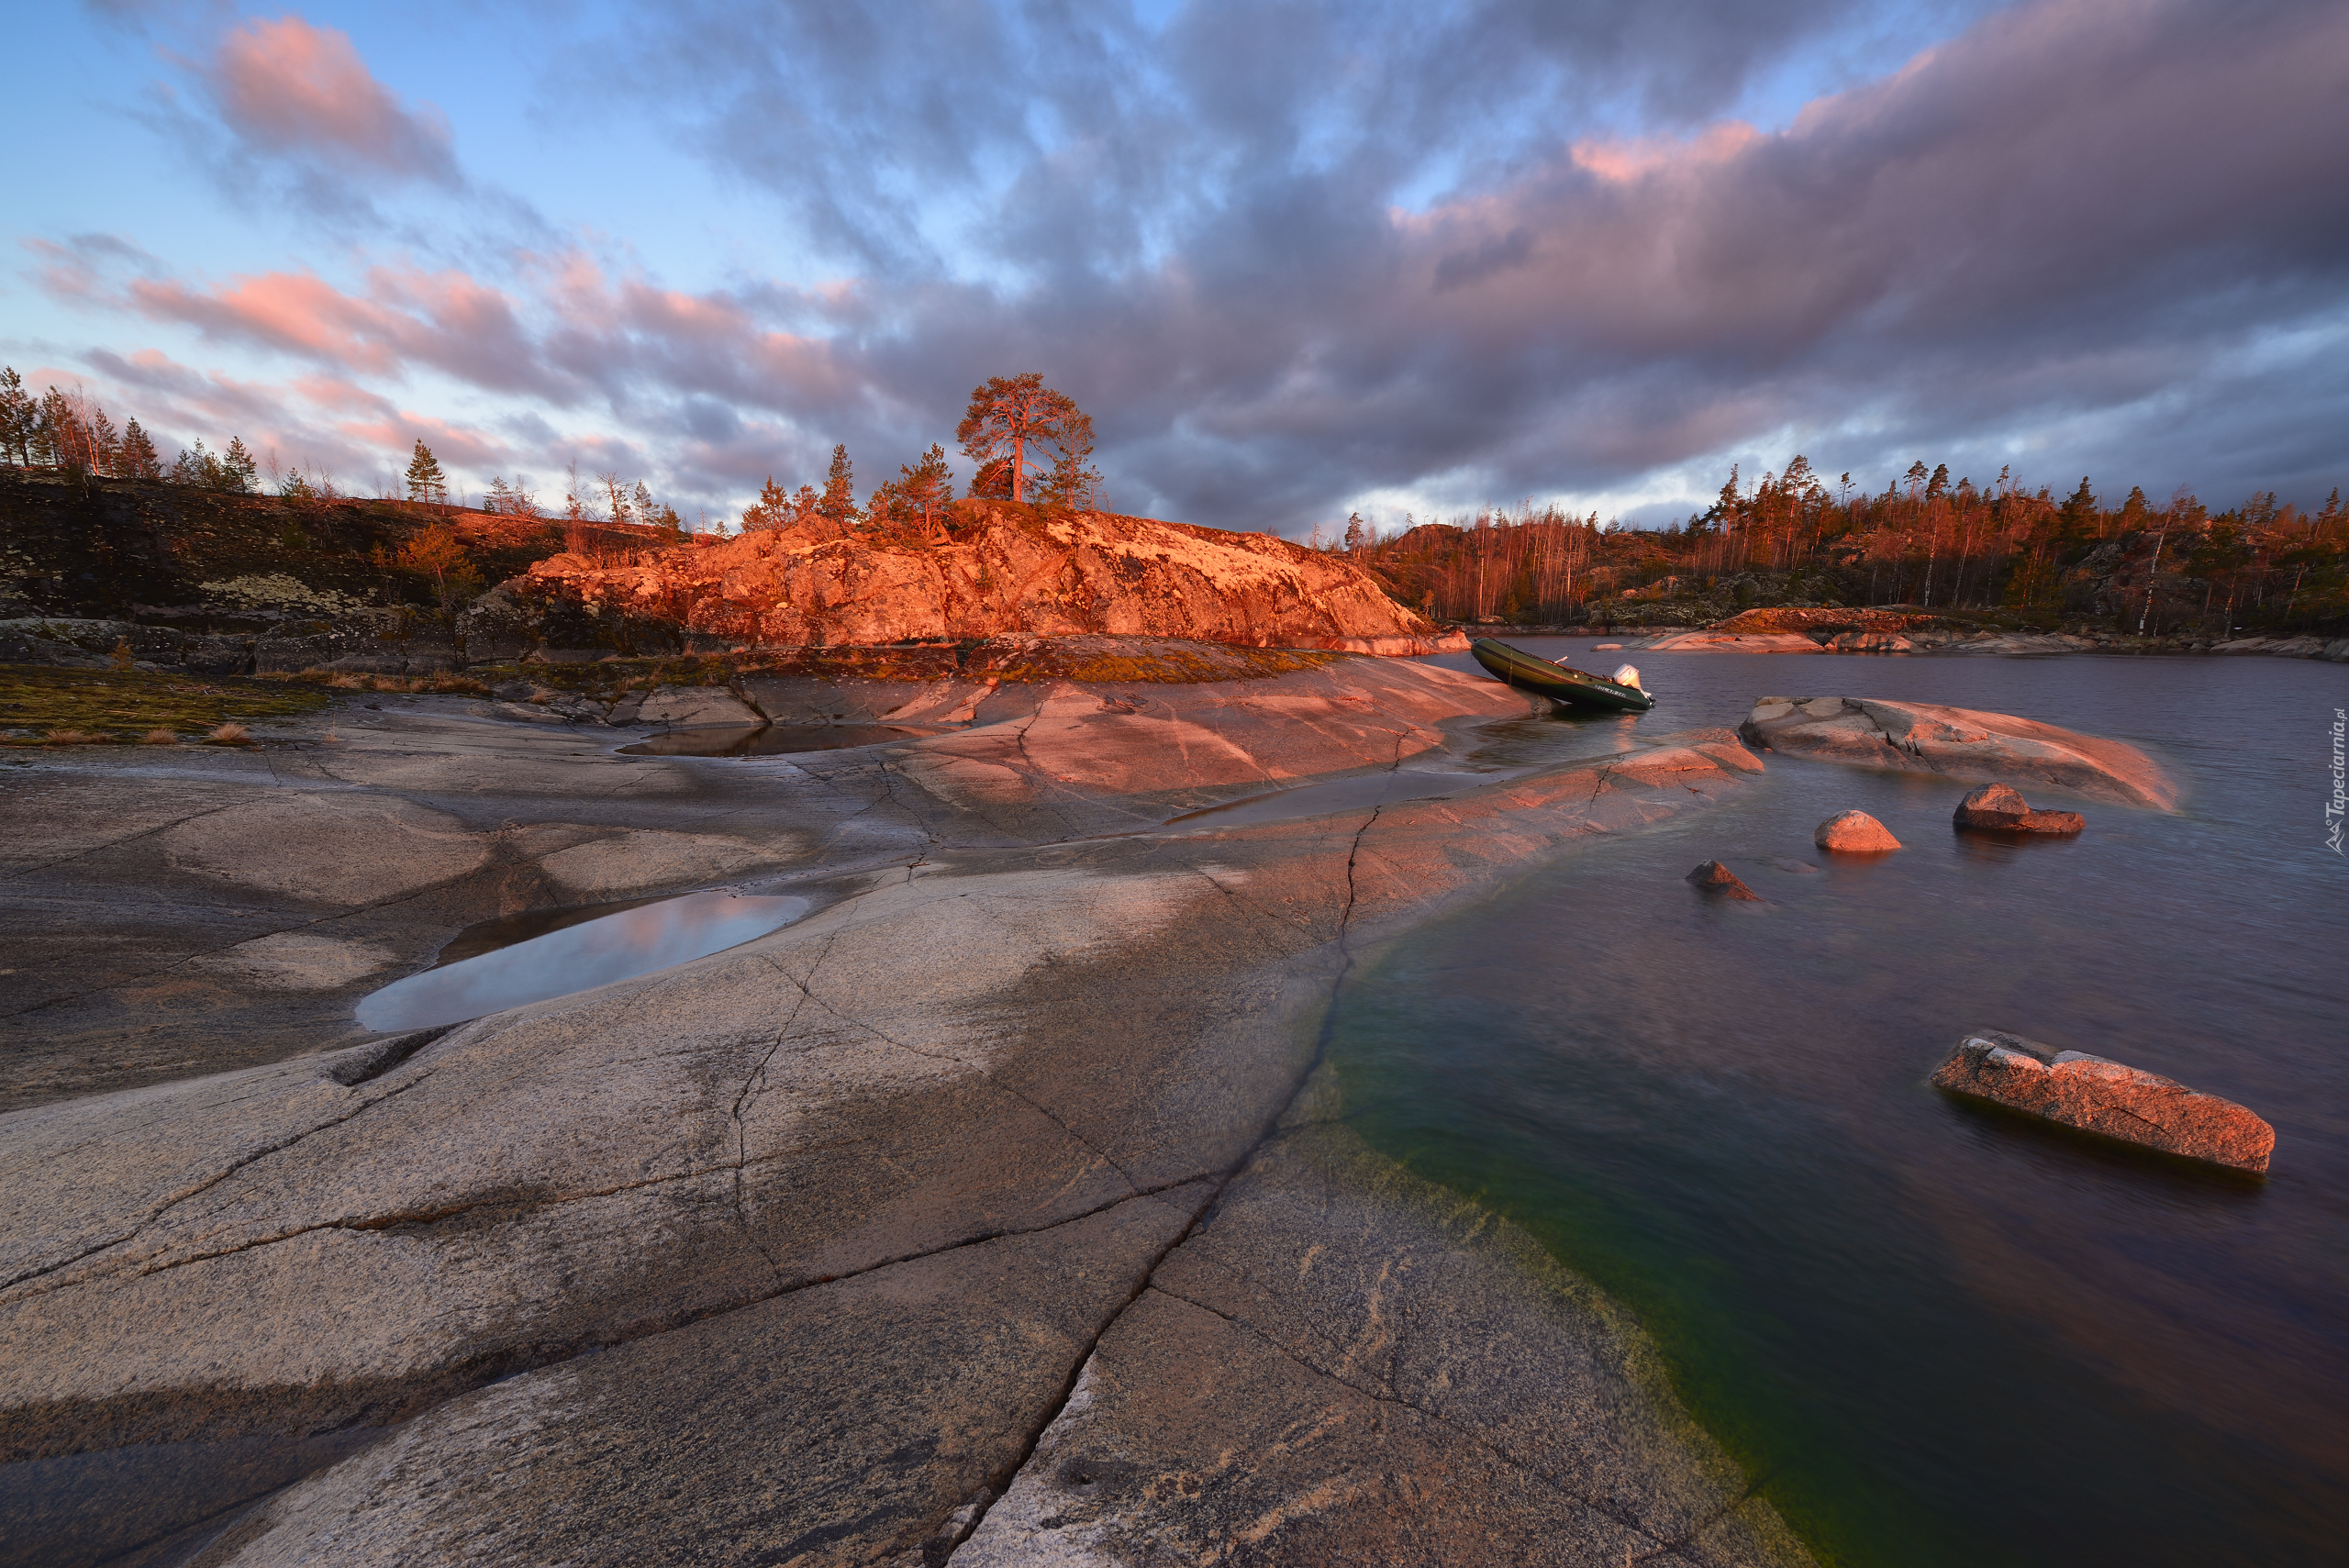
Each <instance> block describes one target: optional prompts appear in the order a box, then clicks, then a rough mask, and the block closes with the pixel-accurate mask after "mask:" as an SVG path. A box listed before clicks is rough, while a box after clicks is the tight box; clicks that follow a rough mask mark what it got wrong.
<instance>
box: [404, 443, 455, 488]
mask: <svg viewBox="0 0 2349 1568" xmlns="http://www.w3.org/2000/svg"><path fill="white" fill-rule="evenodd" d="M407 498H408V499H409V500H411V501H422V502H431V503H435V504H439V503H442V502H445V501H447V500H448V499H449V481H448V478H447V476H445V475H444V474H442V473H441V472H440V459H439V458H436V457H434V456H433V455H432V449H431V448H430V447H428V446H426V445H425V444H424V438H423V437H421V436H418V437H417V439H416V451H415V453H414V455H412V456H411V457H410V458H409V459H408V461H407Z"/></svg>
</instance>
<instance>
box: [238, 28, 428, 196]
mask: <svg viewBox="0 0 2349 1568" xmlns="http://www.w3.org/2000/svg"><path fill="white" fill-rule="evenodd" d="M204 82H205V84H206V87H207V88H208V89H209V91H210V93H211V96H212V99H213V102H214V104H215V106H217V110H218V112H219V115H220V118H221V120H222V122H223V123H224V124H226V125H227V126H228V128H229V129H230V130H231V131H233V132H235V133H236V135H237V137H238V138H239V139H240V140H241V141H242V142H243V144H244V145H245V146H246V147H247V148H248V149H250V150H254V151H258V152H262V153H266V154H269V155H273V156H275V157H280V158H290V159H295V160H300V161H314V162H317V163H320V164H324V165H326V166H328V167H329V168H333V169H335V170H338V171H340V172H343V173H345V174H355V175H363V176H374V177H389V178H391V179H395V180H426V181H430V182H432V183H436V184H441V185H451V186H453V185H455V184H456V183H458V175H457V165H456V160H455V158H454V156H453V154H452V153H451V148H450V136H449V123H448V120H447V119H446V118H445V117H443V116H442V115H441V114H440V111H439V110H437V109H434V108H433V107H431V106H429V105H425V106H417V107H415V108H409V107H406V106H403V105H402V104H401V103H400V101H399V100H398V99H397V98H396V97H395V96H394V95H393V94H392V93H391V91H390V90H389V89H388V88H386V87H385V86H384V84H383V83H380V82H378V81H376V80H375V78H374V77H373V75H372V74H371V73H370V72H368V70H367V66H366V64H365V62H363V61H361V59H360V58H359V51H358V50H355V49H353V48H352V47H351V39H350V36H349V35H348V34H346V33H342V32H340V31H337V30H336V29H334V28H314V27H312V26H311V25H310V24H309V23H307V22H306V21H304V20H303V19H302V18H301V17H295V16H285V17H279V18H278V19H277V20H275V21H266V20H263V19H262V18H260V17H254V18H252V19H250V20H249V21H247V22H245V23H244V25H242V26H241V27H239V28H233V29H231V30H230V31H229V32H228V35H227V36H226V37H225V38H223V39H221V40H220V45H219V48H218V50H217V51H216V53H215V54H214V56H213V59H212V61H211V62H210V65H209V67H208V68H207V69H206V71H205V72H204Z"/></svg>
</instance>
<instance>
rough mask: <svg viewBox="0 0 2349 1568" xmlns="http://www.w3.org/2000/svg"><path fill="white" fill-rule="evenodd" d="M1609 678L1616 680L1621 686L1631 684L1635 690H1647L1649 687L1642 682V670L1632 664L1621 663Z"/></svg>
mask: <svg viewBox="0 0 2349 1568" xmlns="http://www.w3.org/2000/svg"><path fill="white" fill-rule="evenodd" d="M1607 678H1608V679H1609V680H1610V681H1612V682H1614V683H1615V684H1617V685H1619V686H1629V687H1631V689H1632V690H1633V691H1635V692H1641V691H1645V690H1646V689H1647V688H1646V687H1645V686H1642V685H1641V684H1640V672H1639V671H1638V669H1637V668H1635V667H1634V666H1632V665H1630V664H1620V665H1618V666H1616V670H1615V673H1613V674H1611V675H1609V676H1608V677H1607Z"/></svg>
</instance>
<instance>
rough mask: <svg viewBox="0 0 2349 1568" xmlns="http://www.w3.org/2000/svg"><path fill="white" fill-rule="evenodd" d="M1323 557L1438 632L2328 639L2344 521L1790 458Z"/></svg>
mask: <svg viewBox="0 0 2349 1568" xmlns="http://www.w3.org/2000/svg"><path fill="white" fill-rule="evenodd" d="M1314 544H1315V546H1316V547H1317V548H1319V549H1323V550H1331V551H1337V552H1342V553H1345V554H1348V555H1350V556H1352V557H1353V559H1354V560H1356V561H1357V562H1360V563H1361V564H1362V565H1363V566H1364V567H1365V568H1366V569H1368V570H1369V571H1371V572H1373V573H1376V574H1377V575H1378V577H1379V578H1380V579H1381V580H1382V581H1383V582H1384V583H1385V584H1386V585H1387V588H1388V591H1389V592H1391V593H1392V594H1394V595H1395V596H1396V597H1397V598H1399V599H1401V600H1402V601H1403V602H1404V603H1406V604H1408V605H1410V606H1413V607H1414V608H1416V609H1418V610H1419V611H1420V612H1421V613H1423V614H1425V615H1428V616H1429V617H1432V618H1435V619H1439V620H1452V621H1465V622H1479V621H1482V622H1498V623H1505V624H1509V625H1554V626H1565V625H1577V624H1609V625H1631V624H1641V623H1653V624H1673V625H1696V624H1701V623H1702V622H1704V621H1707V620H1711V619H1718V618H1720V617H1723V616H1727V615H1731V614H1734V613H1736V612H1737V611H1738V610H1741V609H1744V608H1748V607H1751V606H1755V605H1831V606H1853V607H1860V606H1893V605H1899V606H1913V607H1916V608H1920V609H1926V610H1937V611H1943V612H1946V613H1959V612H1990V613H1995V614H1997V615H1998V616H2000V617H2002V618H2009V619H2013V620H2016V621H2019V622H2025V623H2032V624H2040V625H2051V626H2052V625H2057V624H2065V623H2074V622H2086V621H2090V620H2094V621H2099V622H2105V623H2110V624H2115V625H2118V626H2119V627H2120V628H2121V629H2124V630H2128V631H2136V630H2139V629H2141V628H2142V629H2143V631H2145V632H2146V633H2147V634H2148V635H2154V636H2172V635H2178V636H2184V635H2191V636H2210V637H2219V636H2222V635H2233V634H2234V631H2235V630H2236V628H2241V629H2242V630H2243V631H2244V632H2246V633H2248V632H2250V631H2319V630H2325V629H2329V628H2343V624H2344V622H2349V570H2344V569H2349V508H2344V507H2343V504H2342V501H2341V492H2340V491H2339V490H2338V489H2337V488H2336V489H2335V490H2334V491H2333V492H2332V495H2331V496H2330V497H2328V498H2327V500H2326V501H2325V504H2324V506H2323V507H2322V508H2321V510H2319V511H2317V512H2314V513H2309V512H2303V511H2301V510H2299V508H2298V507H2295V506H2289V505H2283V506H2279V505H2277V500H2276V496H2275V495H2274V493H2273V492H2262V493H2259V494H2257V495H2252V496H2251V497H2250V498H2249V499H2247V500H2245V501H2244V502H2243V504H2242V505H2240V506H2235V507H2233V508H2232V509H2231V510H2227V511H2223V512H2216V513H2214V512H2212V511H2211V510H2210V508H2209V507H2207V506H2204V505H2203V504H2202V502H2201V501H2199V499H2197V498H2196V497H2195V496H2193V495H2188V494H2187V493H2186V492H2184V491H2180V492H2179V493H2177V494H2176V495H2173V496H2171V497H2170V498H2169V499H2168V500H2167V501H2165V502H2163V503H2159V504H2156V503H2154V502H2153V501H2150V500H2148V499H2147V498H2146V496H2145V494H2144V492H2143V490H2142V489H2139V488H2134V487H2132V488H2131V489H2130V490H2128V491H2127V493H2126V494H2125V495H2115V494H2113V493H2111V492H2109V491H2108V492H2102V493H2100V492H2099V490H2098V489H2097V487H2096V486H2095V484H2093V483H2092V482H2091V481H2090V480H2088V479H2087V478H2086V477H2083V478H2082V479H2081V481H2080V484H2079V487H2078V488H2077V489H2076V490H2075V491H2074V492H2072V494H2071V495H2068V496H2066V497H2065V498H2063V499H2060V500H2059V499H2057V498H2056V497H2055V496H2054V495H2052V494H2051V493H2050V492H2049V491H2048V490H2046V489H2044V488H2042V489H2040V490H2037V491H2026V490H2024V489H2023V488H2022V487H2021V485H2019V484H2016V483H2015V482H2014V480H2013V478H2012V477H2011V476H2010V474H2009V473H2008V472H2007V471H2006V470H2004V469H2002V470H2000V471H1999V473H1998V478H1997V479H1996V480H1994V481H1993V482H1992V483H1991V484H1988V485H1987V486H1977V485H1976V484H1975V483H1974V482H1973V481H1972V480H1971V479H1969V478H1960V479H1958V480H1957V481H1956V482H1954V483H1952V481H1951V479H1950V476H1949V469H1948V467H1947V466H1946V465H1943V466H1941V467H1937V468H1934V469H1932V470H1931V471H1930V472H1929V471H1928V470H1927V469H1926V467H1925V465H1924V463H1923V462H1918V463H1916V464H1914V465H1912V466H1911V467H1910V468H1909V471H1908V473H1906V474H1904V475H1902V476H1901V477H1900V478H1899V479H1898V480H1896V481H1894V482H1893V483H1892V484H1887V486H1886V487H1885V488H1884V489H1883V490H1882V491H1881V492H1876V493H1870V492H1867V491H1865V490H1856V489H1854V486H1853V484H1852V482H1851V475H1850V474H1848V473H1847V474H1844V475H1842V478H1841V479H1840V481H1838V482H1837V483H1836V484H1834V485H1833V486H1832V487H1830V485H1829V484H1827V483H1825V482H1824V481H1822V480H1821V479H1820V476H1819V475H1818V474H1817V473H1814V472H1813V470H1812V468H1811V466H1810V463H1809V462H1808V461H1807V460H1806V459H1804V458H1801V457H1797V458H1796V459H1794V461H1793V462H1789V463H1788V464H1787V468H1786V472H1785V473H1765V474H1764V475H1763V476H1762V478H1761V480H1760V481H1759V482H1758V483H1755V484H1750V485H1749V484H1743V483H1742V482H1741V480H1740V478H1739V476H1738V473H1737V471H1736V470H1734V469H1732V470H1731V472H1730V477H1729V480H1728V482H1727V483H1726V484H1723V485H1722V486H1721V489H1720V497H1719V498H1718V499H1717V500H1716V501H1715V502H1714V503H1713V505H1712V506H1709V507H1708V508H1706V509H1705V510H1704V511H1702V512H1698V513H1697V514H1695V515H1694V516H1692V517H1688V518H1687V519H1686V520H1685V521H1683V522H1681V523H1678V524H1675V525H1674V526H1673V527H1670V528H1621V527H1620V526H1619V525H1617V524H1614V523H1609V524H1607V525H1606V526H1604V527H1602V526H1600V524H1599V521H1598V515H1597V514H1596V513H1593V514H1592V515H1590V516H1589V517H1570V516H1567V515H1566V514H1564V513H1563V512H1561V511H1559V510H1558V509H1557V508H1555V507H1549V508H1542V509H1537V508H1535V507H1533V506H1531V505H1527V506H1520V507H1518V508H1516V509H1515V510H1508V509H1503V508H1498V507H1493V508H1486V509H1485V510H1481V511H1478V512H1476V513H1475V514H1473V515H1468V516H1463V517H1458V518H1456V519H1455V520H1453V521H1452V522H1449V523H1417V524H1409V523H1408V522H1407V526H1406V527H1404V528H1400V529H1397V530H1395V531H1393V532H1391V533H1388V532H1382V531H1381V530H1379V529H1377V528H1373V527H1371V526H1369V525H1366V524H1364V522H1363V520H1362V519H1361V518H1360V517H1353V518H1351V519H1349V521H1348V522H1347V524H1346V525H1345V527H1344V528H1343V529H1342V530H1341V532H1339V533H1338V534H1337V535H1336V536H1335V537H1329V536H1326V535H1324V534H1323V533H1321V532H1320V531H1319V530H1316V534H1315V538H1314Z"/></svg>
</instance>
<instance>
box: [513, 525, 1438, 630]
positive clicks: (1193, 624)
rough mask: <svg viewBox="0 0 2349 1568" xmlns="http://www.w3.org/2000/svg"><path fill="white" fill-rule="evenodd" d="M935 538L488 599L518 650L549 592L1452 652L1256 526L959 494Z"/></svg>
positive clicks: (686, 623) (703, 556) (793, 543)
mask: <svg viewBox="0 0 2349 1568" xmlns="http://www.w3.org/2000/svg"><path fill="white" fill-rule="evenodd" d="M946 532H947V538H946V539H944V540H943V541H941V542H928V543H918V542H913V541H910V540H900V539H880V538H877V537H875V536H873V535H869V534H859V535H854V536H851V537H846V538H843V537H841V536H840V534H839V531H838V530H837V529H832V528H781V529H774V530H769V531H765V532H760V533H750V534H743V535H740V536H739V537H737V538H734V539H726V540H724V541H722V542H721V541H717V540H710V539H696V540H695V541H692V542H690V543H686V544H682V545H679V546H677V547H676V548H674V549H673V550H666V551H663V552H662V553H660V554H658V555H656V556H654V557H653V558H652V559H651V560H650V561H640V563H631V564H628V565H618V566H616V565H607V564H599V563H597V562H592V561H588V560H584V559H582V558H581V557H578V556H573V555H558V556H555V557H553V558H551V559H550V560H546V561H542V562H539V563H538V564H536V565H535V566H533V567H531V569H530V572H529V576H528V578H527V579H525V580H523V582H522V583H520V584H516V585H515V586H514V587H513V588H511V589H509V590H508V591H507V598H508V600H509V601H510V603H507V604H505V605H502V606H495V616H494V617H493V616H492V615H491V609H492V606H484V611H483V615H482V616H481V617H475V618H476V620H477V621H478V622H479V624H480V626H481V627H482V628H483V630H482V635H483V636H484V637H487V636H488V635H489V632H488V630H487V628H488V624H489V621H490V619H492V618H495V619H498V621H499V624H500V625H501V626H506V625H507V623H511V626H510V628H509V629H507V631H505V632H503V633H501V634H500V635H503V636H504V637H505V638H506V639H507V640H508V641H510V642H512V643H513V644H514V647H515V651H517V652H519V651H521V649H522V647H523V645H524V644H525V643H527V642H528V641H529V639H531V638H532V637H533V636H535V635H542V634H540V633H535V632H533V631H532V629H531V628H530V625H529V622H530V619H531V617H532V616H534V615H536V616H540V617H544V616H545V615H546V614H547V613H548V612H547V610H546V608H545V607H544V606H546V605H547V604H548V603H549V601H564V602H568V603H572V604H575V605H578V606H584V608H585V609H587V610H589V611H591V612H593V613H595V614H597V615H605V616H609V615H618V616H621V617H632V618H636V619H641V620H653V621H666V622H670V623H673V624H674V625H676V626H678V627H680V628H684V629H685V630H686V631H688V632H690V633H692V634H695V635H696V636H697V637H698V638H700V639H704V640H705V641H707V642H709V643H710V644H711V645H713V646H722V645H725V644H728V643H740V644H784V645H799V644H807V643H867V644H870V643H888V642H900V641H905V640H907V639H922V638H933V639H936V638H943V639H954V638H980V637H991V636H996V635H998V634H1001V633H1007V632H1019V633H1028V634H1032V635H1038V636H1075V635H1082V634H1085V633H1098V634H1107V635H1111V636H1126V637H1180V638H1197V639H1207V640H1212V641H1218V642H1230V643H1240V644H1245V645H1250V646H1255V647H1287V648H1334V649H1345V650H1349V651H1354V652H1359V653H1379V654H1414V653H1425V652H1430V651H1434V650H1435V649H1437V648H1438V647H1445V648H1450V647H1465V646H1466V639H1464V638H1463V637H1461V636H1460V634H1459V633H1457V632H1453V633H1445V632H1443V631H1442V630H1441V629H1440V628H1437V627H1436V626H1434V625H1433V624H1432V623H1431V622H1430V621H1428V620H1427V619H1425V618H1424V617H1420V616H1419V615H1417V614H1415V613H1413V612H1412V611H1410V610H1408V609H1407V608H1405V607H1404V606H1401V605H1399V604H1397V603H1396V602H1395V601H1394V600H1393V599H1392V598H1390V597H1388V596H1387V595H1386V591H1385V590H1384V589H1383V588H1381V587H1380V586H1379V584H1378V583H1377V581H1376V580H1375V579H1374V578H1373V577H1371V576H1370V574H1369V573H1365V572H1364V571H1363V570H1361V569H1360V568H1359V567H1357V566H1355V565H1353V563H1352V562H1349V561H1348V560H1346V559H1345V558H1344V557H1343V556H1339V555H1332V554H1329V553H1327V552H1325V551H1320V550H1308V549H1306V548H1305V547H1303V546H1302V545H1296V544H1291V543H1289V542H1288V541H1287V540H1286V539H1275V538H1274V537H1273V536H1271V535H1269V534H1246V533H1232V532H1228V531H1226V530H1224V529H1221V528H1197V527H1194V526H1192V525H1190V524H1186V523H1167V522H1160V521H1157V520H1155V519H1152V518H1149V517H1118V516H1114V515H1112V514H1109V513H1106V512H1082V513H1047V512H1044V511H1041V510H1040V509H1038V508H1035V507H1029V506H1009V505H1002V504H993V503H987V502H981V501H964V502H961V503H958V504H957V506H955V508H954V511H953V517H952V525H951V527H950V528H948V529H947V530H946Z"/></svg>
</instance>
